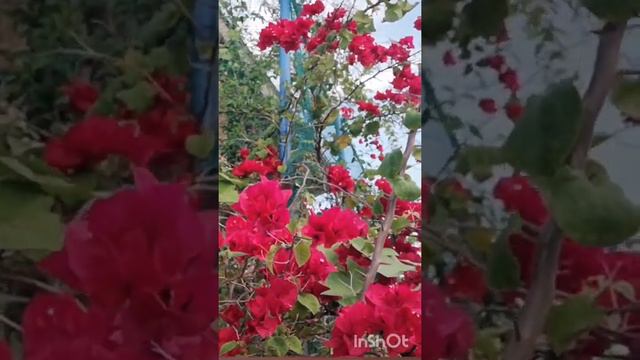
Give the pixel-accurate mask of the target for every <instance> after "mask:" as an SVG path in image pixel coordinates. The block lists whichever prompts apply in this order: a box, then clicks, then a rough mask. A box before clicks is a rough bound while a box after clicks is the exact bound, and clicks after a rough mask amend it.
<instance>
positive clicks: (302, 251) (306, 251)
mask: <svg viewBox="0 0 640 360" xmlns="http://www.w3.org/2000/svg"><path fill="white" fill-rule="evenodd" d="M293 255H294V256H295V258H296V263H297V264H298V266H303V265H304V264H306V263H307V261H309V258H311V241H309V240H305V239H302V240H300V241H298V243H297V244H295V245H294V246H293Z"/></svg>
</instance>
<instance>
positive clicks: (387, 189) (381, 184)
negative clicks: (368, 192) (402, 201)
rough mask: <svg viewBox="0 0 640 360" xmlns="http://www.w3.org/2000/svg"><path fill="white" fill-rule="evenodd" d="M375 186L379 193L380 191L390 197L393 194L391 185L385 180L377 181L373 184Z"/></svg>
mask: <svg viewBox="0 0 640 360" xmlns="http://www.w3.org/2000/svg"><path fill="white" fill-rule="evenodd" d="M375 185H376V187H377V188H378V189H379V190H380V191H382V192H383V193H385V194H386V195H390V194H391V193H392V192H393V187H392V186H391V183H390V182H389V181H388V180H387V179H384V178H380V179H377V180H376V182H375Z"/></svg>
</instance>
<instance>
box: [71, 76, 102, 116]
mask: <svg viewBox="0 0 640 360" xmlns="http://www.w3.org/2000/svg"><path fill="white" fill-rule="evenodd" d="M62 90H63V92H64V94H65V95H66V96H67V98H69V104H70V105H71V107H72V108H73V109H74V110H76V111H78V112H81V113H83V114H84V113H86V112H87V111H89V110H90V109H91V108H92V107H93V105H94V104H95V103H96V101H98V97H99V96H100V94H99V93H98V89H96V87H94V86H93V85H92V84H91V83H89V82H86V81H84V80H74V81H72V82H71V83H70V84H68V85H66V86H65V87H63V89H62Z"/></svg>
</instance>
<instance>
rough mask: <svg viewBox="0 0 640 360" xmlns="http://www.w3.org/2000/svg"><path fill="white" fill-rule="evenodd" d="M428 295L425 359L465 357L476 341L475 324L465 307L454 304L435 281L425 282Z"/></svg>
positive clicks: (425, 315) (424, 292)
mask: <svg viewBox="0 0 640 360" xmlns="http://www.w3.org/2000/svg"><path fill="white" fill-rule="evenodd" d="M422 294H423V296H424V298H425V300H426V301H425V304H424V308H423V311H422V312H423V314H424V317H425V319H424V321H425V324H429V326H425V327H424V329H423V330H422V332H423V333H422V336H423V337H424V338H425V339H426V344H424V346H423V347H422V358H423V359H427V360H440V359H458V358H459V359H464V358H466V357H467V356H468V353H469V350H470V349H471V348H472V347H473V344H474V342H475V333H474V325H473V322H472V320H471V318H469V316H467V314H465V313H464V312H463V311H462V310H459V309H457V308H454V307H451V306H450V305H449V304H448V303H447V300H446V298H445V297H444V296H443V295H442V293H441V292H440V290H439V289H438V288H437V287H436V286H434V285H433V284H431V283H428V282H423V283H422Z"/></svg>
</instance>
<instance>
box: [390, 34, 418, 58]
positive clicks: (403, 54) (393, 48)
mask: <svg viewBox="0 0 640 360" xmlns="http://www.w3.org/2000/svg"><path fill="white" fill-rule="evenodd" d="M412 39H413V38H412ZM412 41H413V40H411V43H410V45H411V47H413V43H412ZM409 49H410V47H408V46H405V45H402V44H400V43H393V44H391V45H390V46H389V48H388V49H387V50H386V51H385V55H387V56H389V57H390V58H392V59H393V60H395V61H397V62H405V61H407V60H408V59H409V55H410V53H409Z"/></svg>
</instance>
